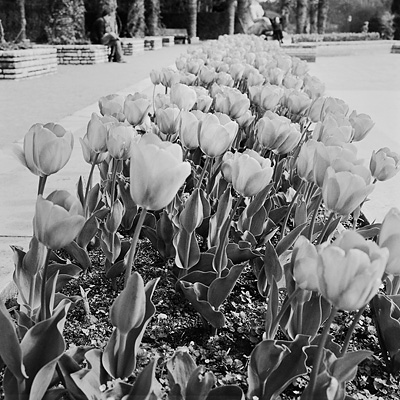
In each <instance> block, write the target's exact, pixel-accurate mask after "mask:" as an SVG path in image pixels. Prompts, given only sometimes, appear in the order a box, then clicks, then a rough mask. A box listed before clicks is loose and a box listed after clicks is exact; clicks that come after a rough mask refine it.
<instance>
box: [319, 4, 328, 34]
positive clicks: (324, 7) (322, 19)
mask: <svg viewBox="0 0 400 400" xmlns="http://www.w3.org/2000/svg"><path fill="white" fill-rule="evenodd" d="M328 9H329V0H318V33H321V34H323V33H325V29H326V21H327V20H328Z"/></svg>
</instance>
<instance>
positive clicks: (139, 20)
mask: <svg viewBox="0 0 400 400" xmlns="http://www.w3.org/2000/svg"><path fill="white" fill-rule="evenodd" d="M145 28H146V23H145V19H144V0H133V1H132V3H131V4H130V6H129V10H128V18H127V30H128V33H129V35H130V36H132V37H144V31H145Z"/></svg>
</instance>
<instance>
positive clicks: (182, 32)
mask: <svg viewBox="0 0 400 400" xmlns="http://www.w3.org/2000/svg"><path fill="white" fill-rule="evenodd" d="M162 35H163V36H173V37H174V42H175V44H185V43H186V41H187V42H188V43H189V42H190V40H189V35H188V33H187V30H186V29H171V28H165V29H164V30H163V31H162Z"/></svg>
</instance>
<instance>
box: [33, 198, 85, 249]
mask: <svg viewBox="0 0 400 400" xmlns="http://www.w3.org/2000/svg"><path fill="white" fill-rule="evenodd" d="M80 214H82V206H81V204H80V203H79V201H78V199H76V198H74V197H73V196H72V195H70V194H69V193H68V192H66V191H55V192H53V193H51V194H50V195H49V196H48V197H47V199H44V198H43V196H42V195H39V196H38V198H37V201H36V212H35V217H34V220H33V227H34V235H35V237H36V238H37V239H38V241H39V242H40V243H42V244H43V245H45V246H46V247H47V248H49V249H51V250H58V249H61V248H63V247H65V246H66V245H68V244H69V243H71V242H72V241H73V240H74V239H75V238H76V236H77V235H78V234H79V232H80V231H81V229H82V227H83V225H84V223H85V218H84V217H83V216H82V215H80Z"/></svg>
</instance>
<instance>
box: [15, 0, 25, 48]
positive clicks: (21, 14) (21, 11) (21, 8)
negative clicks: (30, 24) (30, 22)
mask: <svg viewBox="0 0 400 400" xmlns="http://www.w3.org/2000/svg"><path fill="white" fill-rule="evenodd" d="M18 9H19V21H20V27H21V30H20V31H19V33H18V36H17V38H16V41H21V42H22V41H24V40H26V18H25V0H18Z"/></svg>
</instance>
